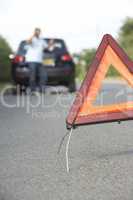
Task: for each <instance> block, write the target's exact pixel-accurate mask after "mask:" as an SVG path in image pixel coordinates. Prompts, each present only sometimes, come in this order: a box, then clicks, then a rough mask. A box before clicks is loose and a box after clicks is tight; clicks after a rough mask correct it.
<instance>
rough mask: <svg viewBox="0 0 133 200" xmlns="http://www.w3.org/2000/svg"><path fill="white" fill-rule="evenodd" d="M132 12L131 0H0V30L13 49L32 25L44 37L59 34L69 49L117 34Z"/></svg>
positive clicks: (72, 49) (84, 46)
mask: <svg viewBox="0 0 133 200" xmlns="http://www.w3.org/2000/svg"><path fill="white" fill-rule="evenodd" d="M127 16H130V17H132V16H133V1H132V0H110V1H108V0H91V1H90V0H36V1H33V0H21V1H20V0H0V34H2V35H3V36H5V37H6V38H7V39H8V41H9V43H10V45H11V46H12V47H13V49H14V50H15V49H16V48H17V45H18V43H19V41H20V40H23V39H25V38H28V37H29V36H30V35H31V34H32V32H33V29H34V27H41V29H42V30H43V36H44V37H49V36H50V37H61V38H64V39H65V40H66V43H67V45H68V47H69V49H70V50H71V51H72V52H75V51H76V52H78V51H80V50H81V49H85V48H89V47H96V46H97V45H98V44H99V42H100V40H101V38H102V36H103V34H105V33H110V34H112V35H113V36H114V37H117V34H118V31H119V28H120V26H121V24H122V22H123V20H124V19H125V18H126V17H127Z"/></svg>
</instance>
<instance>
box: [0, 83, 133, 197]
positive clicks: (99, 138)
mask: <svg viewBox="0 0 133 200" xmlns="http://www.w3.org/2000/svg"><path fill="white" fill-rule="evenodd" d="M102 92H104V93H103V95H101V97H100V98H99V97H98V99H97V103H101V102H104V103H106V104H108V103H111V102H113V101H114V100H113V99H114V96H115V102H123V101H124V100H125V99H127V98H128V100H129V99H131V98H132V97H131V91H130V89H127V88H125V85H123V84H120V83H119V84H116V83H113V84H112V83H106V84H105V85H104V88H103V90H102ZM127 93H130V94H128V95H127ZM73 98H74V95H69V94H60V95H50V94H47V95H45V98H44V102H41V104H39V103H38V102H39V101H40V100H39V99H37V97H35V96H32V97H26V96H25V97H23V96H21V97H19V98H17V97H16V96H12V95H7V96H5V97H4V99H2V98H1V100H0V200H133V121H127V122H122V123H121V124H118V123H109V124H101V125H91V126H84V127H79V128H78V129H76V130H74V132H73V134H72V138H71V143H70V151H69V159H70V173H69V174H68V173H67V172H66V168H65V143H64V145H63V148H62V149H61V152H60V154H59V155H58V154H57V150H58V146H59V143H60V140H61V138H62V137H63V135H64V134H65V133H66V128H65V118H66V115H67V112H68V109H69V108H70V103H71V102H72V100H73ZM42 101H43V99H42ZM37 103H38V105H37ZM15 104H16V105H15ZM35 104H36V106H35ZM11 107H12V108H11ZM65 142H66V140H65Z"/></svg>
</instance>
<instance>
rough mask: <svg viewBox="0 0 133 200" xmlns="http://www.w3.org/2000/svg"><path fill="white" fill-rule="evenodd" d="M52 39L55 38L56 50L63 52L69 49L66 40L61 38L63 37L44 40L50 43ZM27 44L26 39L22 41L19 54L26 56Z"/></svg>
mask: <svg viewBox="0 0 133 200" xmlns="http://www.w3.org/2000/svg"><path fill="white" fill-rule="evenodd" d="M51 39H52V40H54V45H55V49H56V50H55V51H60V52H62V53H64V52H66V51H67V48H66V45H65V42H64V41H63V40H61V39H53V38H46V39H44V40H45V41H46V43H47V44H48V43H49V41H50V40H51ZM26 45H27V43H26V41H22V42H21V43H20V45H19V48H18V51H17V54H18V55H23V56H24V55H25V54H26V48H25V46H26Z"/></svg>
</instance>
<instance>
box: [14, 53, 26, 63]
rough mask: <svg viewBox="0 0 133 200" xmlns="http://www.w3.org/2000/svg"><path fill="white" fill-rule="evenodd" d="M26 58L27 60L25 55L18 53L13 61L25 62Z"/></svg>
mask: <svg viewBox="0 0 133 200" xmlns="http://www.w3.org/2000/svg"><path fill="white" fill-rule="evenodd" d="M24 60H25V58H24V56H19V55H17V56H15V58H14V59H13V62H14V63H21V62H24Z"/></svg>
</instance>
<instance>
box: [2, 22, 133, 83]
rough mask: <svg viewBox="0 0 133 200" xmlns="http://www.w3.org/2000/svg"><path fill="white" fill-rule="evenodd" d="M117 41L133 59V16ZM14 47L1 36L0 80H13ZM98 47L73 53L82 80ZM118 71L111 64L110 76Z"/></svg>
mask: <svg viewBox="0 0 133 200" xmlns="http://www.w3.org/2000/svg"><path fill="white" fill-rule="evenodd" d="M117 41H118V42H119V44H120V46H121V47H123V49H124V50H125V51H126V53H127V54H128V55H129V57H130V58H131V59H133V18H126V19H125V21H124V23H123V25H122V26H121V28H120V31H119V33H118V38H117ZM11 52H12V49H11V47H10V45H9V44H8V42H7V41H6V39H5V38H4V37H2V36H0V81H1V82H2V81H10V80H11V73H10V70H11V66H10V60H9V54H10V53H11ZM95 52H96V49H94V48H92V49H85V50H82V51H81V52H80V53H78V54H76V53H75V54H73V57H74V60H75V62H76V77H77V78H78V79H79V80H82V79H83V78H84V76H85V74H86V72H87V70H88V68H89V66H90V64H91V62H92V59H93V57H94V55H95ZM118 75H119V74H118V73H117V71H116V70H115V69H114V68H113V67H112V66H111V67H110V70H109V72H108V74H107V76H109V77H111V76H112V77H114V76H118Z"/></svg>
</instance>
